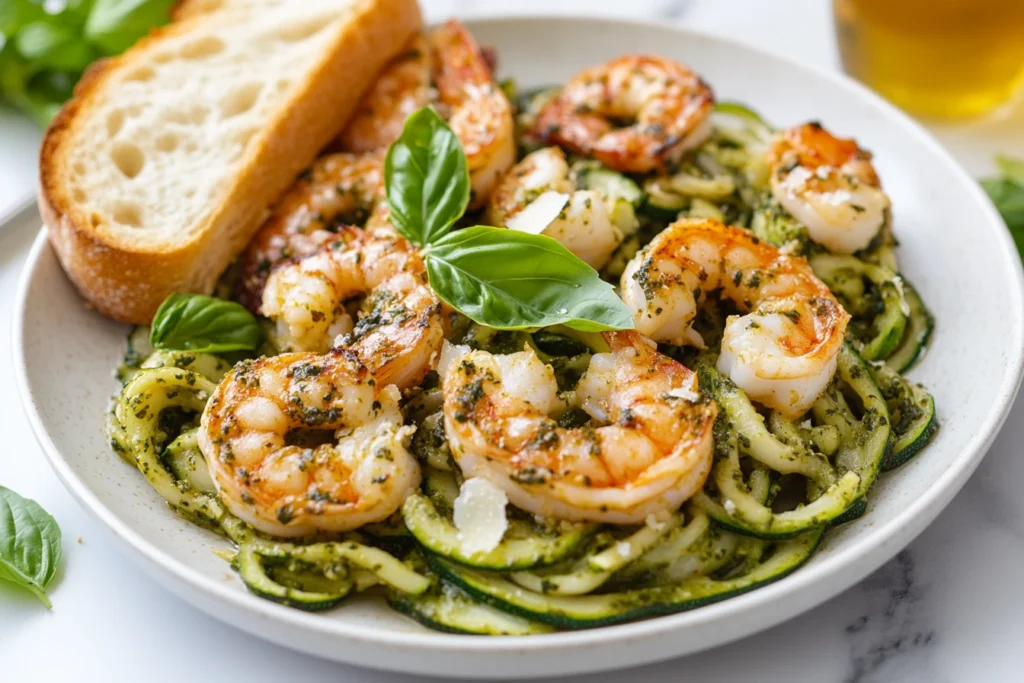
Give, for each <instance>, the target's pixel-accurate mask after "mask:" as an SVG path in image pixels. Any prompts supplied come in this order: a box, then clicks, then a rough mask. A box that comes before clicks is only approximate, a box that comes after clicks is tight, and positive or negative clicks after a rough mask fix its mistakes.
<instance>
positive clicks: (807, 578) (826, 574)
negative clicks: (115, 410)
mask: <svg viewBox="0 0 1024 683" xmlns="http://www.w3.org/2000/svg"><path fill="white" fill-rule="evenodd" d="M531 20H532V21H538V20H540V21H547V22H550V21H566V20H569V21H575V22H586V23H588V24H591V25H595V26H597V25H601V24H604V25H607V24H628V25H631V26H634V27H637V28H640V29H658V30H666V29H667V30H672V31H675V32H677V33H679V34H680V35H681V36H687V35H690V36H697V37H699V38H701V39H705V40H712V41H716V42H722V43H726V44H729V45H732V46H734V47H736V48H738V49H741V50H744V51H746V52H749V53H752V54H753V56H762V57H765V58H768V59H771V60H775V61H778V62H781V63H782V64H784V65H785V67H786V68H787V69H792V70H796V71H797V72H803V73H808V72H809V73H811V74H814V75H816V76H817V77H821V78H824V79H826V80H828V81H830V82H831V83H832V84H834V85H836V86H837V87H839V88H842V89H843V90H845V91H847V92H849V93H850V94H851V95H852V96H855V97H857V98H859V99H862V100H867V101H868V102H869V103H870V104H872V105H873V106H875V107H876V108H879V109H881V110H882V112H883V113H884V114H885V115H886V116H887V117H888V118H890V119H894V120H895V121H896V122H898V123H899V124H900V126H901V127H902V128H903V129H905V131H906V132H907V133H908V134H910V135H912V136H913V137H914V138H915V142H916V143H917V144H921V145H924V146H926V147H927V148H928V149H929V151H930V152H931V153H932V154H934V155H935V156H936V158H937V159H941V161H942V162H943V163H944V164H945V165H946V166H948V167H949V168H950V170H951V171H952V172H953V173H954V175H955V176H956V177H957V179H958V180H959V181H960V183H961V184H962V185H964V186H967V189H968V192H970V193H971V194H972V197H973V199H974V200H975V201H977V202H978V203H979V210H980V211H981V212H982V213H983V214H985V216H986V218H987V221H986V222H987V223H988V225H989V228H988V229H996V230H997V232H999V233H1000V234H999V236H998V239H999V240H1000V241H1001V243H1002V245H1003V248H1004V249H1005V250H1006V252H1007V253H1009V254H1015V253H1016V249H1015V247H1014V245H1013V242H1012V240H1011V238H1010V235H1009V233H1008V231H1007V230H1006V229H1005V227H1004V226H1003V223H1002V219H1001V218H1000V217H999V215H998V214H997V213H996V211H995V209H994V207H992V205H991V204H990V203H989V202H988V200H987V198H986V197H985V195H984V193H983V192H982V190H981V188H980V186H978V185H977V183H975V182H974V180H973V179H972V178H970V176H968V174H967V173H966V172H965V171H964V169H963V168H962V167H961V166H960V165H959V164H958V163H957V162H956V161H955V160H954V159H953V158H952V156H951V155H950V154H949V153H948V152H947V151H946V150H945V149H944V148H943V147H942V146H941V145H940V144H939V143H938V142H936V140H935V139H934V138H933V137H932V136H931V135H930V134H929V133H927V132H926V131H925V130H923V129H922V128H921V127H920V125H919V124H917V123H916V122H914V121H912V120H911V119H910V118H909V117H908V116H907V115H905V114H903V113H902V112H900V111H899V110H897V109H896V108H895V107H893V106H892V105H890V104H889V103H887V102H885V101H884V100H882V99H881V98H880V97H879V96H878V95H876V94H875V93H873V92H871V91H870V90H868V89H867V88H865V87H864V86H862V85H860V84H858V83H856V82H854V81H852V80H850V79H849V78H847V77H845V76H843V75H842V74H839V73H834V72H830V71H828V70H825V69H823V68H820V67H817V66H814V65H813V64H801V63H799V62H797V61H795V60H792V59H789V58H787V57H785V56H782V55H779V54H777V53H774V52H772V51H770V50H764V49H762V48H759V47H756V46H752V45H748V44H746V43H743V42H741V41H737V40H734V39H731V38H728V37H723V36H721V35H718V34H715V33H711V32H706V31H700V30H694V29H692V28H688V27H686V26H684V25H680V24H674V23H673V24H668V25H667V24H665V23H658V22H656V21H653V20H642V19H619V18H605V17H599V18H588V17H582V16H580V15H575V14H572V13H555V14H550V15H547V14H545V15H530V14H523V15H514V14H511V15H509V14H485V15H476V14H473V15H472V16H471V17H470V18H468V19H467V21H466V23H467V25H469V26H470V27H471V28H473V27H474V26H478V25H493V24H501V23H504V22H510V21H514V22H524V21H531ZM47 246H48V242H47V240H46V233H45V229H44V230H42V231H41V232H40V234H39V235H38V236H37V238H36V240H35V241H34V243H33V245H32V248H31V250H30V253H29V255H28V258H27V259H26V262H25V265H24V270H23V272H22V274H21V277H20V279H19V285H18V292H17V295H16V297H17V300H16V305H15V310H14V320H13V325H12V333H13V337H14V338H13V344H12V348H13V351H14V366H15V377H16V383H17V385H18V390H19V394H20V397H21V402H22V405H23V407H24V409H25V412H26V414H27V416H28V419H29V421H30V423H31V426H32V430H33V432H34V433H35V435H36V439H37V440H38V442H39V443H40V445H41V446H42V448H43V451H44V453H45V454H46V457H47V459H48V460H49V462H50V465H51V466H52V467H53V469H54V470H55V471H56V473H57V475H58V476H59V478H60V479H61V481H62V482H63V483H64V485H65V486H66V487H67V488H68V490H69V491H70V492H71V493H72V494H73V495H74V496H75V497H76V498H77V499H78V501H79V502H80V503H81V504H82V505H83V506H84V507H85V508H86V509H87V510H88V511H89V512H90V513H92V514H93V515H94V516H95V517H96V518H97V519H99V520H100V521H101V522H102V523H103V524H105V525H106V526H107V527H109V528H110V530H111V531H112V532H113V533H114V535H115V536H116V537H117V538H118V539H119V540H120V541H121V542H123V543H124V544H125V545H126V546H127V547H129V548H131V549H132V550H133V551H134V552H135V553H136V554H137V555H138V556H139V557H141V558H142V559H144V560H145V561H146V562H147V563H148V565H149V568H150V569H152V570H156V571H159V572H160V573H161V574H162V575H163V576H165V577H167V578H170V579H172V580H174V581H176V582H178V583H179V584H180V585H181V586H183V587H187V588H189V589H191V590H193V591H198V592H199V593H203V594H206V596H207V599H213V600H216V601H221V602H225V603H228V604H229V605H230V606H231V607H234V608H236V609H240V610H243V611H246V612H249V613H251V614H255V615H260V616H262V617H265V618H269V619H272V620H275V621H280V622H283V625H288V626H291V627H294V628H297V629H302V630H307V629H312V630H314V631H318V632H320V633H321V634H323V635H329V636H334V637H344V638H346V639H349V640H352V641H355V644H356V645H358V644H359V643H366V644H373V645H378V646H379V645H385V646H393V647H404V648H417V649H422V650H431V651H441V652H448V653H455V652H467V651H474V652H477V653H501V652H522V651H542V650H553V649H555V650H557V649H563V648H568V649H572V648H574V647H580V646H588V647H599V646H601V645H602V644H606V643H609V642H611V641H618V640H623V639H633V638H644V637H649V636H653V635H657V634H664V633H666V632H671V631H674V630H677V629H680V628H683V627H699V626H700V625H702V624H703V625H708V624H711V623H716V622H721V621H723V620H729V619H736V618H739V617H740V616H741V615H742V614H743V613H745V612H747V611H750V610H755V609H757V608H758V607H760V606H763V605H764V604H767V603H769V602H773V601H779V600H782V599H785V598H787V597H788V598H794V597H795V596H796V595H798V594H799V593H800V592H801V591H802V590H804V589H807V588H808V587H812V586H817V593H816V597H815V598H814V599H813V601H812V604H803V605H800V606H798V607H797V609H796V610H793V609H789V610H787V609H785V608H783V609H781V610H780V613H781V614H782V616H781V617H778V618H776V617H774V616H773V617H772V618H771V619H770V620H768V623H767V625H763V626H762V627H761V628H767V627H768V626H770V625H774V624H776V623H779V622H781V621H783V620H785V619H788V618H791V617H793V616H795V615H796V614H797V613H800V612H802V611H805V610H806V609H809V608H810V607H812V606H814V605H817V604H820V603H821V602H824V601H825V600H827V599H828V598H830V597H832V596H834V595H836V594H838V593H839V592H841V591H842V590H845V589H846V588H848V587H849V586H850V585H852V584H853V583H855V582H856V581H859V580H860V579H862V578H864V577H865V576H866V575H867V574H868V573H870V572H871V571H872V570H874V569H875V568H877V567H878V566H880V565H881V564H882V563H883V562H884V561H886V560H888V559H889V558H891V557H892V556H893V555H895V554H896V553H897V552H898V551H899V550H900V549H902V548H903V547H904V546H905V545H906V544H908V543H909V542H910V541H911V540H912V539H913V538H914V537H915V536H916V535H917V534H919V533H920V532H921V531H922V530H923V529H924V528H925V526H927V524H928V523H930V522H931V521H932V519H934V517H935V516H936V515H937V514H938V513H939V511H941V509H942V508H943V507H945V505H946V504H948V502H949V500H951V499H952V497H953V495H954V494H955V493H956V492H957V491H958V490H959V489H960V488H961V487H962V486H963V484H964V483H965V482H966V480H967V478H968V477H969V475H970V474H971V472H973V470H974V469H975V468H976V467H977V465H978V463H979V462H980V461H981V458H982V457H983V456H984V453H985V452H986V451H987V449H988V447H989V446H990V445H991V443H992V441H993V440H994V439H995V437H996V435H997V433H998V431H999V428H1000V427H1001V426H1002V424H1003V422H1004V421H1005V419H1006V416H1007V414H1008V412H1009V409H1010V407H1011V406H1012V403H1013V399H1014V397H1015V395H1016V393H1017V390H1018V388H1019V385H1020V381H1021V375H1022V370H1024V346H1022V343H1021V342H1022V340H1024V312H1022V300H1024V297H1022V292H1024V272H1022V269H1021V265H1020V263H1019V261H1017V260H1016V259H1013V260H1011V265H1010V270H1011V271H1012V276H1013V280H1014V281H1015V283H1016V285H1017V286H1016V288H1015V290H1014V291H1013V292H1011V293H1010V296H1009V299H1010V300H1009V302H1008V306H1007V308H1008V309H1009V310H1010V311H1011V312H1012V313H1011V315H1012V316H1014V320H1013V321H1012V323H1013V324H1012V329H1013V331H1014V339H1012V340H1011V342H1013V344H1012V346H1013V348H1015V349H1018V350H1017V351H1014V352H1013V353H1012V354H1011V356H1010V362H1009V363H1008V365H1007V368H1006V370H1007V372H1006V373H1005V374H1004V375H1003V378H1002V382H1001V384H1000V385H999V387H998V389H997V392H996V403H995V408H996V409H995V410H993V411H992V412H991V413H990V414H989V415H988V416H987V419H986V420H985V421H984V423H983V424H981V425H979V428H978V429H977V430H976V432H975V434H974V436H972V437H971V438H970V440H969V441H968V443H967V445H966V447H965V448H964V449H963V451H962V452H961V454H960V455H959V456H958V457H957V458H956V459H955V460H954V462H953V465H952V466H951V467H949V468H948V469H947V470H945V472H944V473H943V474H942V476H940V477H939V478H938V479H937V480H936V481H935V482H933V484H932V486H931V488H929V490H928V491H927V493H926V494H925V495H923V496H921V497H919V498H918V499H916V500H914V501H913V502H911V503H910V504H909V505H908V506H907V507H906V508H904V509H903V511H902V512H901V513H900V514H898V515H896V516H894V517H891V518H888V519H885V520H878V522H879V524H878V526H877V527H876V528H875V529H874V530H872V532H871V533H870V534H868V535H866V536H865V537H864V538H863V539H860V540H859V541H857V542H852V543H849V544H847V546H846V547H842V546H837V547H835V548H834V549H833V552H832V553H831V554H830V556H829V557H827V558H825V559H824V560H822V561H821V562H820V563H818V564H817V565H813V566H809V567H802V568H801V569H800V570H799V571H798V572H795V573H794V574H792V575H790V576H788V577H786V578H785V579H784V580H782V581H779V582H777V583H773V584H771V585H768V586H764V587H762V588H759V589H758V590H756V591H752V592H750V593H746V594H744V595H741V596H737V597H735V598H731V599H729V600H725V601H722V602H719V603H715V604H712V605H708V606H705V607H702V608H700V609H698V610H694V611H690V612H683V613H678V614H672V615H666V616H662V617H657V618H652V619H645V620H641V621H637V622H632V623H627V624H620V625H616V626H606V627H602V628H597V629H591V630H585V631H570V632H562V633H554V634H550V635H543V636H529V637H515V636H506V637H497V638H495V637H490V638H478V637H466V636H460V635H454V634H442V633H432V632H426V633H409V632H399V631H388V630H386V629H379V628H372V629H358V628H355V627H352V626H349V625H346V624H342V623H339V622H335V621H331V620H327V619H322V618H318V617H317V616H316V615H313V614H309V613H304V612H300V611H298V610H293V609H289V608H286V607H283V606H280V605H277V604H274V603H271V602H269V601H265V600H262V599H260V598H256V597H255V596H251V595H249V594H247V593H244V592H241V591H238V590H237V588H235V587H231V586H228V585H224V584H222V583H218V582H216V581H214V580H213V579H210V578H208V577H206V576H204V575H203V574H201V573H200V572H198V571H196V570H193V569H190V568H188V567H186V566H184V565H183V564H180V563H179V562H178V561H177V560H176V559H175V558H174V557H172V556H170V555H168V554H165V553H163V552H162V551H160V550H158V549H157V548H156V547H155V546H154V545H152V544H151V543H150V542H149V541H148V540H147V539H146V537H145V536H143V535H142V534H139V533H136V532H135V531H133V530H132V529H130V528H129V527H128V526H127V525H126V524H125V523H124V522H122V521H121V519H120V518H119V517H118V516H117V514H116V513H114V512H113V511H112V510H110V509H108V508H107V507H106V506H105V505H104V504H103V503H102V501H100V499H99V498H98V497H97V496H96V495H95V494H94V493H93V492H92V491H91V490H90V489H89V487H88V486H86V485H85V483H84V482H83V481H82V480H81V479H80V478H79V477H78V475H77V474H76V473H75V472H74V468H73V466H72V465H71V464H70V463H68V462H67V461H65V460H64V458H63V456H62V455H61V454H60V452H59V450H58V448H57V446H56V444H54V442H53V440H52V439H51V438H50V436H49V434H48V431H47V429H46V426H45V424H44V421H43V419H42V417H41V415H40V414H39V412H38V410H37V407H36V404H35V401H34V400H33V396H32V394H31V392H30V389H29V378H28V374H27V364H26V359H25V349H24V341H25V324H24V323H25V315H26V295H27V293H28V288H29V285H30V283H31V281H32V278H33V274H34V273H35V271H36V269H37V267H38V264H39V262H40V259H41V258H42V256H43V253H44V250H45V249H46V248H47ZM1004 257H1005V255H1004ZM1008 348H1009V347H1008ZM865 558H871V559H870V560H869V561H865ZM858 560H860V566H859V567H857V568H856V569H855V570H851V569H850V567H852V566H854V565H855V564H857V563H858ZM844 569H845V570H846V571H845V572H844V571H843V570H844ZM839 575H841V576H839ZM830 577H835V579H836V580H835V581H833V582H832V583H831V585H827V586H825V587H824V589H823V588H822V584H823V583H827V582H828V581H829V579H830ZM182 597H185V598H186V599H187V600H188V601H189V602H192V603H193V604H194V605H195V606H197V607H200V608H202V609H204V611H206V612H208V613H210V614H212V615H214V616H217V612H216V610H215V607H216V605H215V604H214V605H210V604H207V605H203V604H201V602H200V601H199V600H198V599H195V598H192V597H188V596H182ZM792 602H794V603H800V601H799V600H793V601H792ZM777 604H778V603H777ZM783 604H785V603H783ZM755 630H759V629H758V628H757V627H755V628H753V629H749V630H747V631H745V632H738V633H734V635H732V636H731V637H725V638H717V639H715V642H714V643H709V644H707V645H705V646H702V647H697V648H692V649H691V650H688V651H693V650H697V649H706V648H708V647H712V646H713V645H714V644H722V643H725V642H728V641H729V640H734V639H736V638H739V637H742V636H743V635H749V634H750V633H753V632H754V631H755ZM254 632H255V631H254ZM681 652H682V650H679V651H674V652H666V653H665V654H664V657H663V658H666V657H671V656H674V655H677V654H680V653H681ZM654 659H655V658H653V657H651V658H646V659H645V661H653V660H654ZM381 664H382V665H383V667H384V668H386V667H388V665H389V663H388V662H382V663H381ZM573 670H575V671H585V670H587V669H586V667H585V666H584V667H581V668H578V669H573Z"/></svg>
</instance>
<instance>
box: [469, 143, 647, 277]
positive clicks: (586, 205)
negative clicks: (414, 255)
mask: <svg viewBox="0 0 1024 683" xmlns="http://www.w3.org/2000/svg"><path fill="white" fill-rule="evenodd" d="M545 192H557V193H561V194H565V195H568V199H567V201H566V204H565V207H564V208H563V209H562V211H561V213H560V214H559V215H558V216H557V217H556V218H555V219H554V220H553V221H552V222H551V223H550V224H548V227H547V228H546V229H545V230H544V234H545V235H547V236H548V237H552V238H554V239H556V240H558V241H559V242H561V243H562V245H563V246H565V248H567V249H568V250H569V251H571V252H572V253H574V254H576V255H577V256H579V257H580V258H581V259H583V260H584V261H586V262H587V263H588V264H590V265H591V266H593V267H594V268H601V267H602V266H604V265H605V264H606V263H607V262H608V259H609V258H611V255H612V252H614V251H615V249H616V248H618V246H619V245H620V244H621V243H622V239H623V234H622V229H621V228H620V227H619V226H618V225H617V224H616V223H615V221H614V220H613V212H614V210H615V204H616V202H615V200H614V199H611V198H609V197H606V196H605V195H604V194H603V193H601V192H598V191H596V190H577V189H576V184H575V183H574V182H573V181H572V179H571V178H570V177H569V164H568V163H567V162H566V160H565V153H564V152H563V151H562V150H561V149H559V148H558V147H546V148H544V149H538V150H537V151H535V152H532V153H530V154H528V155H527V156H526V158H524V159H523V160H522V161H520V162H519V163H518V164H516V165H515V166H514V167H513V168H512V170H511V171H509V172H508V173H507V174H506V175H505V177H504V178H502V179H501V181H500V182H499V183H498V186H497V187H496V188H495V189H494V193H493V194H491V200H490V202H489V203H488V205H487V220H488V221H489V222H490V224H491V225H506V224H507V221H508V220H509V219H510V218H513V217H515V216H517V215H518V214H519V213H521V212H522V211H523V209H525V208H526V207H527V206H529V205H530V203H531V202H533V201H534V200H535V199H537V197H539V196H540V195H542V194H544V193H545ZM634 220H635V217H634ZM630 227H632V226H630Z"/></svg>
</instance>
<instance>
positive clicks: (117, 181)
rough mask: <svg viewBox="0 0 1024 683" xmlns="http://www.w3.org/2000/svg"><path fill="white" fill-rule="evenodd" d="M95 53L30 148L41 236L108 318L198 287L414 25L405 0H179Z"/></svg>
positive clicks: (132, 318)
mask: <svg viewBox="0 0 1024 683" xmlns="http://www.w3.org/2000/svg"><path fill="white" fill-rule="evenodd" d="M175 18H176V21H175V22H174V23H173V24H171V25H169V26H167V27H165V28H162V29H159V30H157V31H155V32H153V33H152V34H151V35H150V36H149V37H147V38H145V39H143V40H142V41H140V42H139V44H137V45H136V46H135V47H133V48H131V49H130V50H128V51H127V52H125V53H124V54H123V55H121V56H119V57H116V58H113V59H109V60H106V61H103V62H100V63H99V64H97V65H95V66H94V67H93V68H91V69H90V70H89V72H88V73H87V74H86V76H85V77H84V78H83V79H82V82H81V83H79V85H78V87H77V88H76V90H75V97H74V98H73V99H72V100H71V101H70V102H69V103H68V104H67V105H65V107H64V108H63V109H62V110H61V112H60V113H59V114H58V115H57V117H56V118H55V119H54V121H53V123H52V124H51V126H50V128H49V130H47V132H46V137H45V139H44V141H43V146H42V150H41V153H40V191H39V204H40V209H41V212H42V215H43V219H44V221H45V222H46V225H47V227H48V228H49V235H50V241H51V242H52V243H53V246H54V248H55V250H56V252H57V255H58V257H59V258H60V261H61V263H62V264H63V266H64V269H65V270H66V271H67V272H68V275H69V276H70V277H71V280H72V281H73V282H74V283H75V285H76V286H77V287H78V289H79V291H81V293H82V295H83V296H84V297H85V298H86V299H87V300H88V301H89V302H90V303H91V304H92V305H93V306H95V307H96V309H97V310H99V311H100V312H101V313H103V314H104V315H108V316H110V317H112V318H116V319H117V320H122V321H126V322H134V323H141V324H144V323H148V322H150V320H151V319H152V316H153V314H154V313H155V312H156V309H157V307H158V306H159V305H160V302H161V301H163V299H164V298H165V297H166V296H167V295H168V294H170V293H172V292H176V291H177V292H209V291H211V290H212V288H213V286H214V284H215V282H216V280H217V277H218V276H219V275H220V273H221V272H223V270H224V269H225V268H226V267H227V266H228V265H229V264H230V262H231V260H232V259H233V258H234V257H235V255H236V254H238V252H239V251H240V250H241V249H242V248H243V247H244V246H245V244H246V243H247V242H248V241H249V239H250V238H251V237H252V235H253V233H254V232H255V231H256V229H257V228H258V227H259V225H260V222H261V220H262V218H263V217H264V215H265V214H266V211H267V209H268V207H269V205H270V204H271V203H272V202H273V201H274V199H275V198H277V197H278V196H279V195H280V194H281V192H282V191H283V190H284V189H285V188H286V187H288V185H290V184H291V183H292V182H293V181H294V179H295V176H296V174H298V173H299V172H300V171H301V170H302V169H304V168H306V167H307V166H308V165H309V164H310V162H311V161H312V160H313V158H314V157H315V155H316V153H317V152H318V151H319V150H320V149H321V148H322V147H323V146H324V145H326V144H327V143H328V142H330V141H331V139H332V138H333V137H334V136H335V135H337V134H338V132H339V131H340V130H341V129H342V127H343V126H344V124H345V121H346V120H347V119H348V117H349V115H350V114H351V113H352V111H353V109H354V108H355V107H356V106H357V104H358V103H359V100H360V97H361V95H362V93H363V92H364V91H365V90H366V89H367V87H368V86H369V85H370V83H371V82H372V80H373V78H374V76H375V75H376V73H377V72H378V71H379V70H380V69H381V68H382V67H383V66H384V65H385V64H386V63H387V62H388V61H389V60H390V59H391V58H393V57H394V56H395V55H396V54H397V53H398V52H399V51H400V50H402V49H403V47H404V46H405V45H406V44H407V43H408V41H409V39H410V38H411V37H412V36H413V35H414V34H415V32H416V31H417V30H419V28H420V26H421V18H420V12H419V7H418V6H417V4H416V0H302V2H297V1H295V0H244V1H243V0H185V2H183V3H180V4H179V5H178V7H177V8H176V13H175Z"/></svg>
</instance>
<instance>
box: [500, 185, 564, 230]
mask: <svg viewBox="0 0 1024 683" xmlns="http://www.w3.org/2000/svg"><path fill="white" fill-rule="evenodd" d="M568 202H569V195H567V194H565V193H563V192H555V191H554V190H548V191H547V192H544V193H543V194H541V195H540V196H539V197H537V198H536V199H534V200H533V201H532V202H530V203H529V204H527V205H526V207H525V208H524V209H523V210H522V211H520V212H519V213H517V214H516V215H515V216H512V218H509V219H508V220H507V221H505V227H507V228H509V229H510V230H518V231H519V232H527V233H529V234H531V235H539V234H541V233H542V232H544V231H545V230H547V228H548V226H549V225H551V223H552V222H553V221H554V220H555V219H556V218H558V216H559V215H560V214H561V213H562V209H564V208H565V205H566V204H567V203H568Z"/></svg>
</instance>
